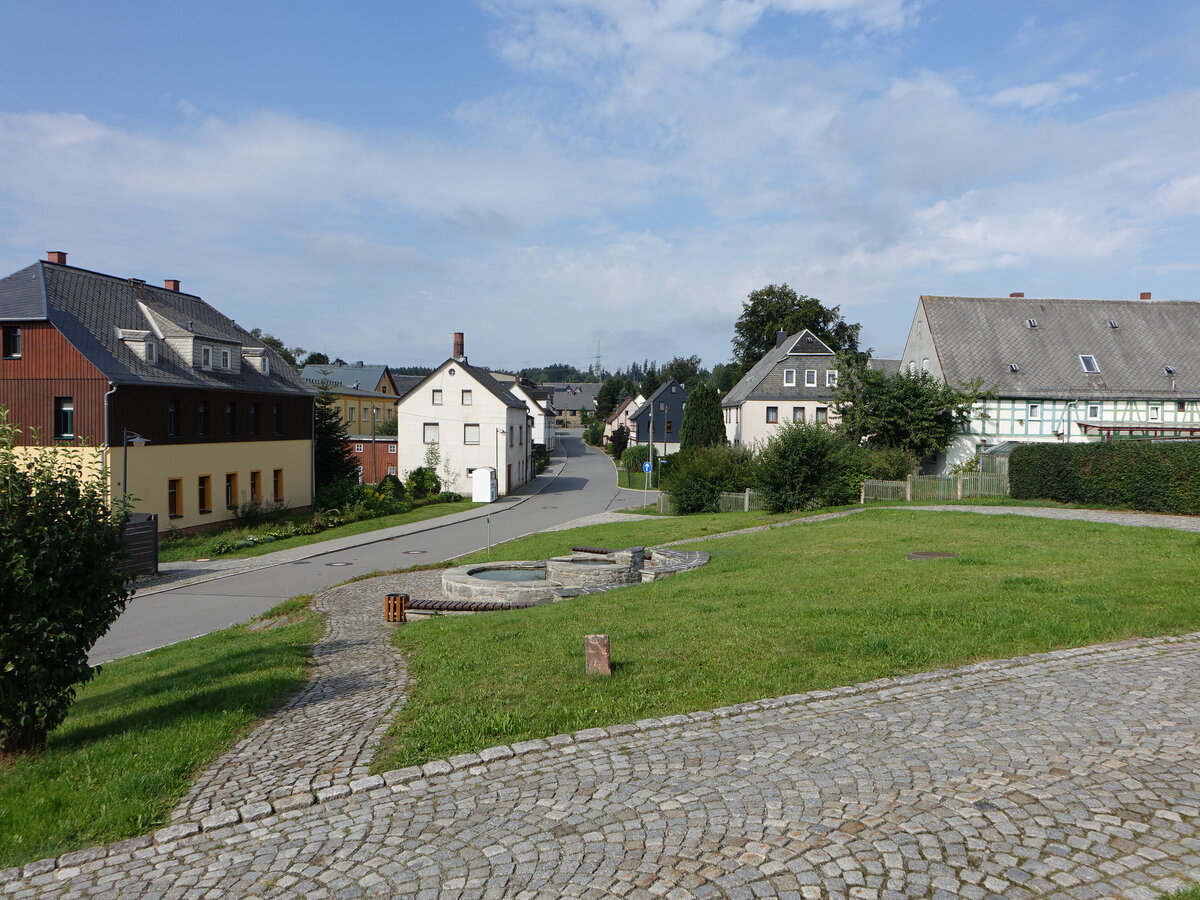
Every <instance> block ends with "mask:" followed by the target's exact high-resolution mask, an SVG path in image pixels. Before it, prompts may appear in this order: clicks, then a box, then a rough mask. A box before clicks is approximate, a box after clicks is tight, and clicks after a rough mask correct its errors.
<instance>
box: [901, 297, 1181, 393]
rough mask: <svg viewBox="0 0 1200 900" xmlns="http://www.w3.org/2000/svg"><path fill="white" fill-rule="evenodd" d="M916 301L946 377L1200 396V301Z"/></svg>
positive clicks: (1001, 388) (1053, 388)
mask: <svg viewBox="0 0 1200 900" xmlns="http://www.w3.org/2000/svg"><path fill="white" fill-rule="evenodd" d="M921 304H922V305H923V307H924V309H925V316H926V319H927V321H928V323H929V336H930V338H931V339H932V341H933V344H934V351H935V352H936V354H937V359H938V362H939V363H940V365H941V368H942V373H943V375H944V376H945V378H946V380H947V381H948V382H949V383H950V384H957V383H959V382H964V381H969V380H971V379H973V378H976V377H979V378H982V379H983V386H984V387H985V388H986V387H991V386H993V385H994V386H995V387H996V389H997V392H998V393H999V395H1000V396H1003V397H1062V398H1066V399H1081V400H1083V399H1103V398H1119V397H1130V398H1147V399H1156V398H1158V399H1173V398H1174V399H1184V398H1189V399H1196V398H1200V302H1196V301H1180V300H1153V301H1151V300H1038V299H1034V298H1028V297H922V298H921ZM1030 319H1033V320H1035V321H1036V322H1037V327H1034V328H1031V327H1029V320H1030ZM1110 322H1115V323H1116V326H1117V327H1115V328H1114V327H1113V326H1112V325H1111V324H1110ZM1080 355H1089V356H1094V357H1095V358H1096V364H1097V366H1098V368H1099V370H1100V371H1099V373H1098V374H1094V375H1090V374H1088V373H1086V372H1085V371H1084V369H1083V365H1082V364H1081V363H1080V359H1079V357H1080ZM1012 365H1016V366H1017V371H1016V372H1014V371H1012V368H1011V366H1012ZM1167 366H1171V367H1173V368H1174V370H1175V371H1174V374H1173V375H1172V374H1170V373H1168V372H1167V371H1166V370H1165V367H1167Z"/></svg>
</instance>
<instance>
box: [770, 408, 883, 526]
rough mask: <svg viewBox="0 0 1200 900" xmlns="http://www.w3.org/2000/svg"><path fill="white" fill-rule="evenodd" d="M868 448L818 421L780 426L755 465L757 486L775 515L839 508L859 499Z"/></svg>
mask: <svg viewBox="0 0 1200 900" xmlns="http://www.w3.org/2000/svg"><path fill="white" fill-rule="evenodd" d="M861 456H862V450H861V449H860V448H859V447H858V446H857V445H855V444H854V443H853V442H851V441H849V440H848V439H847V438H846V437H845V436H844V435H843V434H841V433H839V432H838V431H835V430H834V429H832V428H830V427H829V426H827V425H820V424H817V423H815V422H789V423H788V424H786V425H782V426H780V428H779V430H778V431H776V432H775V433H774V434H773V435H771V438H770V440H768V441H767V443H766V444H765V445H764V446H763V448H762V450H761V451H760V452H759V454H758V459H757V460H756V461H755V465H754V486H755V488H757V489H758V490H759V491H761V492H762V493H763V497H764V502H765V504H766V507H767V509H768V510H770V511H771V512H788V511H790V510H793V509H813V508H816V507H818V506H837V505H840V504H843V503H853V502H854V501H855V500H857V499H858V489H859V487H860V486H861V483H862V478H861V469H862V459H861Z"/></svg>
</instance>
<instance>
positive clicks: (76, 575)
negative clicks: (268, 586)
mask: <svg viewBox="0 0 1200 900" xmlns="http://www.w3.org/2000/svg"><path fill="white" fill-rule="evenodd" d="M19 433H20V430H19V429H18V428H17V427H16V426H15V425H12V424H10V423H9V421H8V412H7V410H5V409H3V408H0V560H3V564H2V565H0V763H2V762H3V759H4V757H6V756H13V755H16V754H20V753H28V752H36V751H38V750H41V749H42V748H43V747H44V746H45V745H46V735H47V734H48V733H49V732H50V731H52V730H53V729H54V728H56V727H58V726H59V725H60V724H62V721H63V719H64V718H66V715H67V710H68V708H69V707H70V705H71V702H72V701H73V700H74V699H75V687H76V685H79V684H83V683H85V682H87V681H90V680H91V679H92V677H93V676H94V675H95V673H96V671H97V667H93V666H90V665H88V651H89V650H91V648H92V645H93V644H95V643H96V641H97V640H99V638H100V637H101V636H102V635H103V634H104V633H105V632H106V631H108V629H109V626H110V625H112V623H113V622H114V621H115V620H116V618H117V616H119V615H120V614H121V611H122V610H123V609H124V608H125V603H126V601H127V600H128V599H129V596H130V594H131V593H132V592H131V591H130V590H129V589H128V588H127V587H126V585H127V584H128V581H129V579H128V577H127V576H126V575H125V574H124V573H123V572H121V570H120V568H119V566H120V565H121V562H122V561H123V559H124V556H125V548H124V543H123V539H122V531H123V529H124V526H125V521H126V519H127V514H126V507H125V505H124V503H123V502H122V501H110V499H109V497H108V484H107V473H105V472H104V471H103V470H102V469H99V468H97V467H96V466H95V465H94V464H93V463H95V462H98V453H95V454H94V455H95V457H97V458H96V459H88V458H86V456H87V455H88V454H89V453H92V452H93V451H88V450H86V449H84V448H65V447H64V448H42V449H40V450H38V451H37V452H28V451H26V452H19V451H18V448H17V446H16V444H17V439H18V435H19ZM20 449H21V450H24V449H25V448H20ZM0 768H3V765H2V764H0Z"/></svg>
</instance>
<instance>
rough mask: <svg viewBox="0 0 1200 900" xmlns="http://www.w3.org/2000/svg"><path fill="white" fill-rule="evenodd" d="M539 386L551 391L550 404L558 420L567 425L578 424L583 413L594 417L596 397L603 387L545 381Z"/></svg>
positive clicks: (589, 383) (583, 382)
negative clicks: (556, 413)
mask: <svg viewBox="0 0 1200 900" xmlns="http://www.w3.org/2000/svg"><path fill="white" fill-rule="evenodd" d="M541 386H542V387H543V388H544V389H547V390H550V391H553V394H552V396H551V398H550V403H551V404H552V405H553V406H554V408H555V410H557V411H558V418H559V419H560V420H561V421H562V422H563V423H564V424H567V425H578V424H580V423H581V422H582V421H583V414H584V413H585V412H586V413H588V414H589V415H595V413H596V395H597V394H599V393H600V388H601V387H603V385H601V384H597V383H594V382H589V381H578V382H575V381H572V382H567V381H547V382H544V383H543V384H542V385H541Z"/></svg>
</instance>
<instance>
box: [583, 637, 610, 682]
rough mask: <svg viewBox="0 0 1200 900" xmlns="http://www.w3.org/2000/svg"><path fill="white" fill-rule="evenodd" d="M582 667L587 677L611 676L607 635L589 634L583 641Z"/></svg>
mask: <svg viewBox="0 0 1200 900" xmlns="http://www.w3.org/2000/svg"><path fill="white" fill-rule="evenodd" d="M583 651H584V666H583V670H584V672H586V673H587V674H588V675H593V674H595V675H611V674H612V659H611V657H610V656H609V650H608V635H607V634H589V635H588V636H587V637H585V638H584V639H583Z"/></svg>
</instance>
